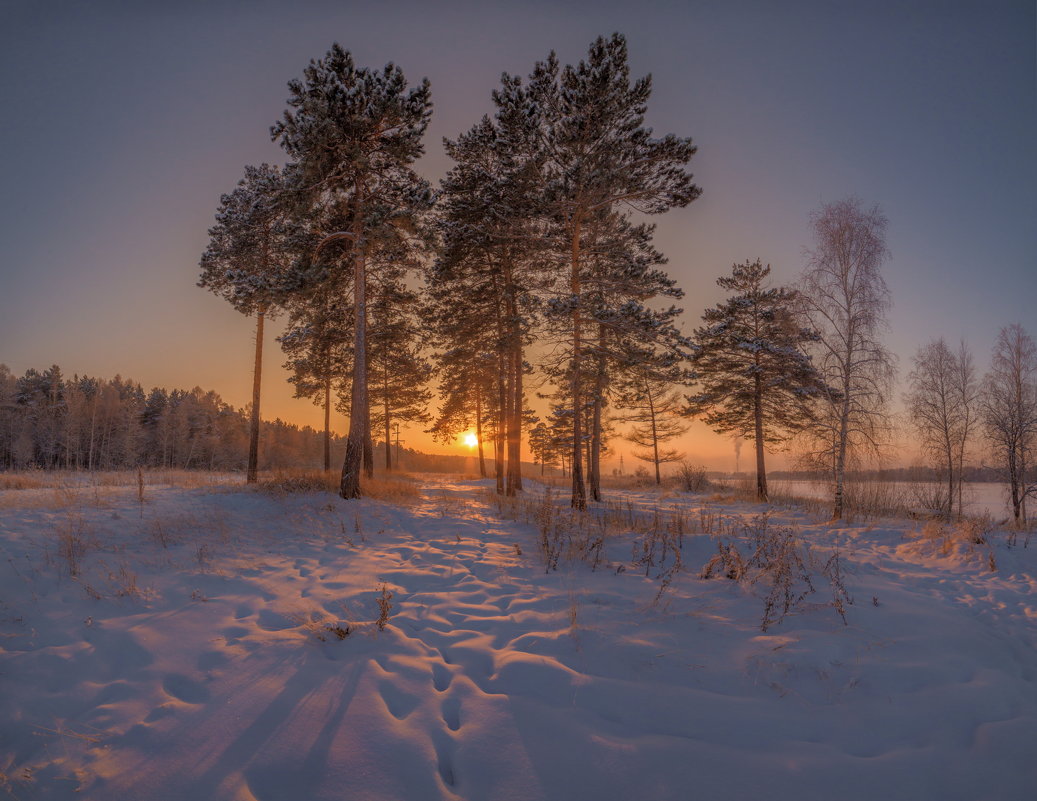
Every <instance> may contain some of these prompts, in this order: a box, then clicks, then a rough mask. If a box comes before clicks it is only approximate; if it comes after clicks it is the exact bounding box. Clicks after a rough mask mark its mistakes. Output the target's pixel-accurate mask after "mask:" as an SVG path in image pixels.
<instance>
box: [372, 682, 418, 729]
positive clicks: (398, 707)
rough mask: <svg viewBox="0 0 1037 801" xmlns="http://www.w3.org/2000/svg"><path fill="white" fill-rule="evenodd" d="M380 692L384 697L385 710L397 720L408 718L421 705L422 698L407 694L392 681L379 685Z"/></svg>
mask: <svg viewBox="0 0 1037 801" xmlns="http://www.w3.org/2000/svg"><path fill="white" fill-rule="evenodd" d="M378 690H379V693H380V694H381V696H382V701H383V702H384V704H385V708H386V709H388V710H389V714H390V715H392V716H393V717H394V718H396V719H397V720H403V719H404V718H406V717H407V716H408V715H410V713H411V712H413V711H414V710H415V709H417V707H418V704H420V703H421V699H420V698H418V697H417V696H414V695H411V694H410V693H405V692H404V691H403V690H401V689H400V688H399V687H397V686H396V685H395V684H393V683H392V682H391V681H383V682H382V683H381V684H380V685H379V688H378Z"/></svg>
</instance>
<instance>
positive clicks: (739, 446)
mask: <svg viewBox="0 0 1037 801" xmlns="http://www.w3.org/2000/svg"><path fill="white" fill-rule="evenodd" d="M731 439H733V440H734V441H735V475H738V473H740V472H741V470H739V469H738V465H739V460H740V459H741V458H742V438H741V437H740V436H739V435H738V434H735V435H734V436H733V437H731Z"/></svg>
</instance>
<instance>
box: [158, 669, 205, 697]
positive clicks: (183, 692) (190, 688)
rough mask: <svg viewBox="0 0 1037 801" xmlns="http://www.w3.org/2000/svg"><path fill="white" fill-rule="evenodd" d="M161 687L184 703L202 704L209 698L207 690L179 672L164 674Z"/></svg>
mask: <svg viewBox="0 0 1037 801" xmlns="http://www.w3.org/2000/svg"><path fill="white" fill-rule="evenodd" d="M162 689H163V690H165V691H166V693H167V694H168V695H171V696H172V697H173V698H175V699H177V700H178V701H183V702H184V703H185V704H204V703H205V702H206V701H208V700H209V691H208V690H207V689H206V688H205V687H204V686H203V685H201V684H199V683H198V682H196V681H195V680H194V679H190V678H188V677H187V676H182V675H180V674H179V673H170V674H169V675H168V676H166V677H165V679H163V680H162Z"/></svg>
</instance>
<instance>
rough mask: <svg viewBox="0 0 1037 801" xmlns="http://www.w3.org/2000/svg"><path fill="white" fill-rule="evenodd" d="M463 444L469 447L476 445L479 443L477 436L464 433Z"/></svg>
mask: <svg viewBox="0 0 1037 801" xmlns="http://www.w3.org/2000/svg"><path fill="white" fill-rule="evenodd" d="M464 444H465V445H467V446H468V447H469V448H474V447H475V446H476V445H478V444H479V438H478V437H477V436H475V434H465V435H464Z"/></svg>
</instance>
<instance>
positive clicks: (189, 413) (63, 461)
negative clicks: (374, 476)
mask: <svg viewBox="0 0 1037 801" xmlns="http://www.w3.org/2000/svg"><path fill="white" fill-rule="evenodd" d="M262 425H263V429H262V434H263V436H262V438H261V443H262V444H261V458H262V462H263V465H264V466H265V467H267V468H270V469H277V468H283V467H319V466H320V464H321V461H322V458H323V452H324V434H323V432H318V431H315V430H314V429H312V428H310V427H308V426H306V427H303V428H299V427H298V426H295V425H292V424H290V423H285V422H283V421H282V420H274V421H273V422H270V421H264V422H263V424H262ZM248 437H249V417H248V414H247V410H245V409H235V408H234V407H233V406H231V405H230V404H229V403H226V402H224V400H223V399H222V398H221V397H220V396H219V395H218V394H217V393H215V392H212V391H208V392H206V391H205V390H202V389H201V388H199V387H195V388H194V389H189V390H184V389H173V390H166V389H163V388H161V387H155V388H153V389H151V390H150V391H145V390H144V388H143V387H142V386H141V385H140V384H139V383H137V382H136V381H132V380H127V379H123V378H120V377H119V376H116V377H115V378H113V379H111V380H108V379H102V378H91V377H88V376H78V375H75V376H73V377H72V378H65V377H64V376H63V375H62V373H61V369H60V368H59V367H58V366H57V365H55V366H52V367H51V368H49V369H47V370H44V371H42V372H40V371H38V370H35V369H30V370H27V371H26V373H25V374H24V375H23V376H21V377H18V376H15V375H14V374H12V373H11V371H10V369H9V368H8V367H7V366H6V365H2V364H0V469H12V468H15V469H24V468H40V469H68V470H88V469H101V470H117V469H126V468H136V467H151V468H158V467H170V468H182V469H206V470H243V469H244V468H245V463H246V460H247V458H248V444H249V443H248ZM332 448H333V449H337V451H338V453H339V455H340V458H341V453H342V452H343V450H344V445H343V441H342V438H341V437H338V436H337V435H333V437H332Z"/></svg>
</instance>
